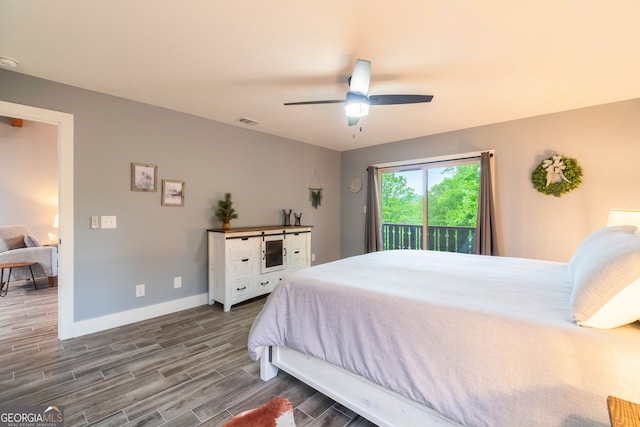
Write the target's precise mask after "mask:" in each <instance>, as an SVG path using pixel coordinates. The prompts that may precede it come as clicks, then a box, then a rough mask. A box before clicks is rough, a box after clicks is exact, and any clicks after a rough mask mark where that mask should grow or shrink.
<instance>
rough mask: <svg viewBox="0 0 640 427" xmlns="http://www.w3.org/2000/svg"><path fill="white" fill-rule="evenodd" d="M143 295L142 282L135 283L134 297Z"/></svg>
mask: <svg viewBox="0 0 640 427" xmlns="http://www.w3.org/2000/svg"><path fill="white" fill-rule="evenodd" d="M143 296H144V283H143V284H142V285H136V297H143Z"/></svg>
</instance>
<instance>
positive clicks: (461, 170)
mask: <svg viewBox="0 0 640 427" xmlns="http://www.w3.org/2000/svg"><path fill="white" fill-rule="evenodd" d="M378 173H379V179H380V190H381V195H380V208H381V212H380V213H381V215H380V216H381V220H382V244H383V249H385V250H390V249H429V250H437V251H447V252H464V253H473V252H474V247H475V234H476V219H477V214H478V194H479V183H480V159H479V158H477V157H474V158H466V159H458V160H445V161H442V160H435V161H431V162H430V161H424V162H421V163H419V164H413V165H404V166H402V165H401V166H393V167H386V168H381V169H379V172H378ZM425 195H426V197H425Z"/></svg>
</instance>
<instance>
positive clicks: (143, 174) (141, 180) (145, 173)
mask: <svg viewBox="0 0 640 427" xmlns="http://www.w3.org/2000/svg"><path fill="white" fill-rule="evenodd" d="M157 172H158V166H156V165H147V164H144V163H131V191H158V187H157V185H156V181H157V179H156V176H157Z"/></svg>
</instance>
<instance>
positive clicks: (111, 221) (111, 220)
mask: <svg viewBox="0 0 640 427" xmlns="http://www.w3.org/2000/svg"><path fill="white" fill-rule="evenodd" d="M100 226H101V227H102V228H116V227H117V226H116V217H115V215H113V216H101V217H100Z"/></svg>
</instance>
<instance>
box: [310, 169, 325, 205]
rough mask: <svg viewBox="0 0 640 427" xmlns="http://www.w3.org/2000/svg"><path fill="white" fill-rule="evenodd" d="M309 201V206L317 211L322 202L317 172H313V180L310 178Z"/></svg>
mask: <svg viewBox="0 0 640 427" xmlns="http://www.w3.org/2000/svg"><path fill="white" fill-rule="evenodd" d="M309 200H311V206H313V207H314V208H315V209H318V206H320V203H321V202H322V185H320V178H318V172H317V171H315V170H314V171H313V178H311V184H309Z"/></svg>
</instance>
